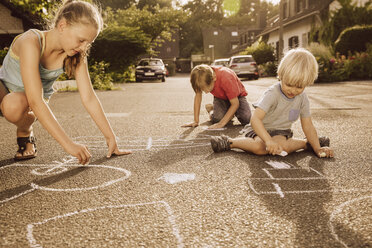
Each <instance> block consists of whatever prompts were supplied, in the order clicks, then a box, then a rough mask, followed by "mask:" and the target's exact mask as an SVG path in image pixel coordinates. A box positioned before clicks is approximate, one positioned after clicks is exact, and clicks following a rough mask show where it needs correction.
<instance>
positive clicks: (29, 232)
mask: <svg viewBox="0 0 372 248" xmlns="http://www.w3.org/2000/svg"><path fill="white" fill-rule="evenodd" d="M147 205H160V206H162V207H164V209H165V211H166V212H167V214H168V221H169V223H170V225H171V227H172V233H173V235H174V237H175V238H176V240H177V247H179V248H182V247H184V243H183V238H182V236H181V234H180V231H179V229H178V226H177V223H176V217H175V215H174V213H173V210H172V208H171V207H170V206H169V204H168V203H167V202H165V201H154V202H146V203H137V204H123V205H109V206H103V207H97V208H87V209H83V210H79V211H75V212H70V213H66V214H63V215H57V216H54V217H51V218H48V219H44V220H42V221H40V222H35V223H31V224H28V225H27V234H26V237H27V240H28V242H29V245H30V247H33V248H41V247H42V245H41V244H39V243H38V242H37V240H36V239H35V237H34V234H33V232H34V228H35V227H37V226H40V225H43V224H45V223H47V222H49V221H54V220H58V219H62V218H67V217H72V216H76V215H79V214H83V213H89V212H94V211H98V210H103V209H119V208H128V207H141V206H147Z"/></svg>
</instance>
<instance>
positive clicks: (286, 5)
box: [283, 2, 288, 19]
mask: <svg viewBox="0 0 372 248" xmlns="http://www.w3.org/2000/svg"><path fill="white" fill-rule="evenodd" d="M287 17H288V3H287V2H284V3H283V19H285V18H287Z"/></svg>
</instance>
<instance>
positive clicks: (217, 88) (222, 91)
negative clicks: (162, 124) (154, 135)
mask: <svg viewBox="0 0 372 248" xmlns="http://www.w3.org/2000/svg"><path fill="white" fill-rule="evenodd" d="M190 81H191V85H192V88H193V89H194V91H195V97H194V122H191V123H188V124H185V125H183V127H196V126H198V125H199V114H200V105H201V102H202V92H205V93H209V92H210V93H211V94H212V95H213V96H214V99H213V105H211V104H207V105H206V109H207V111H208V113H209V115H210V119H211V121H212V123H214V124H213V125H211V126H210V127H209V128H210V129H214V128H222V127H224V126H225V125H226V124H227V123H228V122H229V121H230V120H231V119H232V118H233V117H234V116H236V117H237V118H238V120H239V121H240V123H241V124H242V125H246V124H248V123H249V122H250V118H251V110H250V107H249V104H248V102H247V99H246V95H247V91H246V90H245V88H244V85H243V84H242V82H241V81H240V80H239V78H238V77H237V76H236V74H235V72H233V71H232V70H231V69H229V68H227V67H211V66H208V65H198V66H195V67H194V69H193V70H192V71H191V75H190Z"/></svg>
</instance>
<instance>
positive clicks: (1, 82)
mask: <svg viewBox="0 0 372 248" xmlns="http://www.w3.org/2000/svg"><path fill="white" fill-rule="evenodd" d="M0 84H1V85H2V86H4V88H5V90H6V91H7V94H9V93H10V91H9V89H8V87H6V85H5V84H4V82H3V81H1V80H0ZM0 117H3V113H1V109H0Z"/></svg>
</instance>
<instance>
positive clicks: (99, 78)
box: [89, 61, 114, 90]
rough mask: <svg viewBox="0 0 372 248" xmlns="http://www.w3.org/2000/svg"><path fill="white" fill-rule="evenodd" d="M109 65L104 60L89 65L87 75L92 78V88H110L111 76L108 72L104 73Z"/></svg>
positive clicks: (111, 85)
mask: <svg viewBox="0 0 372 248" xmlns="http://www.w3.org/2000/svg"><path fill="white" fill-rule="evenodd" d="M108 67H109V64H108V63H105V62H104V61H101V62H99V63H98V62H94V64H93V65H91V66H90V67H89V75H90V78H91V80H92V85H93V88H94V89H97V90H112V89H113V87H114V85H113V83H112V78H111V75H110V74H109V73H106V69H107V68H108Z"/></svg>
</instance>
